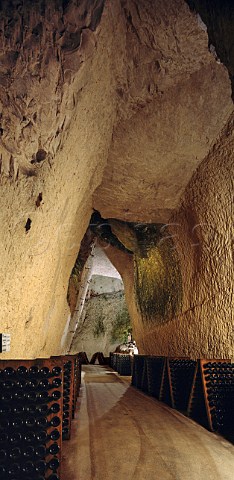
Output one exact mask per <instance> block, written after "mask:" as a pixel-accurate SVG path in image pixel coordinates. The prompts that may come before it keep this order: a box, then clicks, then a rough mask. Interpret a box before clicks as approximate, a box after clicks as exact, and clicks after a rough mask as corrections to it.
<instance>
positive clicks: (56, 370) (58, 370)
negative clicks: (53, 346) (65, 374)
mask: <svg viewBox="0 0 234 480" xmlns="http://www.w3.org/2000/svg"><path fill="white" fill-rule="evenodd" d="M51 373H52V375H53V376H55V377H56V376H58V375H61V373H62V369H61V367H53V368H52V372H51Z"/></svg>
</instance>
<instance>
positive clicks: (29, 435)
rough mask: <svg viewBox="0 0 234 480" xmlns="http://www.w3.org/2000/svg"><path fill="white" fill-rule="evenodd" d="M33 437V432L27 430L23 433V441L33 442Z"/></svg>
mask: <svg viewBox="0 0 234 480" xmlns="http://www.w3.org/2000/svg"><path fill="white" fill-rule="evenodd" d="M35 439H36V434H35V432H32V431H29V432H27V433H25V434H24V441H25V442H26V443H34V441H35Z"/></svg>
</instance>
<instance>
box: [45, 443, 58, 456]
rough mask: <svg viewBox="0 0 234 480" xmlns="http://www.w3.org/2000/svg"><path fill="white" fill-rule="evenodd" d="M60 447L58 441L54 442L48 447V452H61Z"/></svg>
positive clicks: (53, 453) (55, 453)
mask: <svg viewBox="0 0 234 480" xmlns="http://www.w3.org/2000/svg"><path fill="white" fill-rule="evenodd" d="M59 450H60V448H59V445H58V444H57V443H52V444H51V445H50V446H49V447H48V448H47V453H48V454H50V455H57V453H58V452H59Z"/></svg>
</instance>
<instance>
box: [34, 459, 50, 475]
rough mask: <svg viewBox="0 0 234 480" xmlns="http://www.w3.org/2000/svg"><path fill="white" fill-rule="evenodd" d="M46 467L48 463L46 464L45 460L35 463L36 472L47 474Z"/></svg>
mask: <svg viewBox="0 0 234 480" xmlns="http://www.w3.org/2000/svg"><path fill="white" fill-rule="evenodd" d="M46 467H47V465H46V462H44V461H43V460H38V462H36V463H35V470H36V472H37V473H42V474H43V473H45V471H46Z"/></svg>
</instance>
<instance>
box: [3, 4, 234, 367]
mask: <svg viewBox="0 0 234 480" xmlns="http://www.w3.org/2000/svg"><path fill="white" fill-rule="evenodd" d="M0 25H1V27H0V182H1V185H0V225H1V231H0V244H1V269H0V284H1V292H0V300H1V311H0V315H1V318H0V322H1V323H0V324H1V331H3V332H9V333H11V334H12V349H11V352H9V354H4V355H3V358H7V357H8V358H17V357H18V358H19V357H21V358H22V357H25V358H33V357H43V356H50V355H56V354H60V353H62V352H66V351H67V349H68V348H69V345H68V344H67V331H68V326H69V322H70V309H69V306H68V303H67V290H68V283H69V278H70V274H71V271H72V268H73V266H74V264H75V260H76V258H77V254H78V251H79V246H80V242H81V240H82V238H83V236H84V234H85V231H86V229H87V226H88V224H89V220H90V216H91V213H92V207H94V208H95V209H96V210H98V211H100V213H101V214H102V217H103V218H107V217H109V218H110V217H112V218H113V219H122V220H127V221H140V222H150V223H151V222H154V223H164V222H170V223H171V221H172V222H173V223H180V224H181V225H182V227H178V228H180V231H181V235H180V240H178V242H177V245H176V246H177V251H178V255H179V257H180V262H181V272H182V276H183V283H184V284H185V285H186V288H185V289H184V285H183V290H185V294H184V306H183V314H182V316H180V317H178V318H176V320H171V321H170V322H169V323H167V324H166V325H163V326H161V327H160V335H159V334H158V332H159V330H157V329H156V330H155V335H154V334H152V335H150V332H151V330H152V329H150V328H149V327H147V326H143V324H142V319H141V316H140V314H139V312H138V311H137V308H136V302H135V294H134V269H133V263H132V262H133V261H132V258H129V257H128V255H127V254H126V253H124V252H120V253H119V255H120V257H119V259H118V260H116V261H117V263H118V262H120V263H121V262H123V264H122V267H121V271H122V273H123V277H124V281H125V285H126V298H127V302H128V306H129V310H130V312H131V314H132V318H133V321H134V328H135V330H136V333H137V335H138V338H139V341H138V343H140V344H141V348H142V349H144V350H145V351H151V352H152V353H154V352H155V353H156V351H157V352H159V350H161V352H160V353H167V352H168V351H169V352H173V353H177V354H180V353H184V352H185V351H187V350H189V352H190V354H191V355H193V354H196V355H197V354H199V355H200V354H202V353H203V352H208V353H209V352H212V353H215V352H217V354H218V353H220V355H221V354H224V353H225V354H226V352H228V351H229V352H230V340H229V341H228V338H227V336H228V333H227V332H228V331H229V330H230V325H229V324H228V321H227V316H228V315H229V314H230V305H229V295H227V294H226V288H229V283H228V281H229V280H228V279H229V274H230V262H229V260H226V259H227V258H228V259H229V256H230V250H229V243H228V242H229V240H228V242H227V240H223V237H225V239H226V230H227V228H229V227H228V222H229V217H228V216H227V214H226V211H227V208H228V205H230V202H229V195H230V183H229V182H230V177H229V175H230V170H228V169H230V168H231V166H230V162H231V160H232V158H233V157H232V150H231V146H230V145H231V143H230V142H231V131H232V130H231V129H232V125H231V124H229V130H227V133H228V134H229V136H228V137H226V136H225V135H226V134H223V135H221V137H220V138H221V140H220V143H218V144H217V145H219V146H218V147H216V148H213V145H214V144H215V143H216V142H217V138H218V137H219V135H220V134H221V132H222V131H225V130H224V127H225V124H226V123H227V121H228V118H229V116H230V114H231V112H232V109H233V106H232V101H231V86H230V80H229V77H228V72H227V71H226V68H225V67H224V66H223V65H222V64H221V63H219V62H218V61H217V58H216V57H215V55H213V54H212V53H211V52H210V51H209V49H208V37H207V33H206V31H205V29H204V28H202V27H201V23H200V22H199V21H198V18H197V15H196V13H194V12H192V11H190V9H189V7H188V5H187V3H186V2H185V1H184V0H166V1H165V0H160V1H158V2H154V1H153V0H147V1H146V0H140V1H138V2H135V1H133V0H123V1H122V0H116V1H111V0H106V1H105V0H96V1H89V0H82V1H81V2H76V1H75V2H73V1H71V0H70V1H69V0H68V1H62V0H57V1H55V0H53V1H51V2H45V1H44V0H38V1H37V2H23V1H21V0H19V1H18V0H17V1H16V0H13V1H12V2H8V1H7V0H5V1H3V2H1V5H0ZM222 145H226V146H225V147H222ZM209 152H210V153H209ZM207 155H208V160H207V162H208V163H206V162H204V163H203V164H202V166H201V167H199V170H198V173H197V174H196V175H195V177H194V179H195V180H193V181H192V183H191V184H190V185H189V186H188V187H186V186H187V185H188V184H189V182H190V180H191V177H192V175H193V173H194V171H195V169H196V168H197V167H198V166H199V164H200V163H201V162H202V161H203V160H204V158H205V157H206V156H207ZM222 159H224V160H223V161H222ZM204 165H207V167H205V166H204ZM199 172H200V173H199ZM212 182H215V183H214V187H213V190H212V188H211V186H212V185H213V183H212ZM185 189H186V194H185V193H184V192H185ZM217 195H218V201H219V203H218V204H217ZM182 197H183V198H184V203H183V206H182V207H181V208H180V209H179V204H180V201H181V198H182ZM176 211H177V214H175V212H176ZM217 211H218V216H219V217H220V220H219V221H218V220H217V215H216V212H217ZM171 219H172V220H171ZM196 222H198V223H201V222H205V223H208V224H209V225H210V223H212V222H213V223H212V225H216V229H217V231H218V232H219V235H218V237H215V240H210V237H209V235H210V234H209V233H207V235H208V237H206V234H204V236H203V237H202V240H201V245H202V247H201V252H202V253H201V252H200V249H198V250H191V249H190V243H191V242H190V238H191V235H192V236H194V235H195V237H196V238H197V234H198V229H197V227H196V226H195V225H194V223H195V224H196ZM191 225H192V227H191ZM173 228H175V227H171V229H172V231H173ZM191 228H192V233H191V232H190V230H189V229H191ZM210 228H211V227H209V229H208V232H210ZM212 228H213V227H212ZM211 231H212V229H211ZM189 232H190V233H189ZM212 238H213V237H212ZM208 247H209V248H208ZM111 248H112V247H111ZM195 252H196V253H195ZM198 252H200V253H199V254H198ZM216 252H217V253H218V254H219V252H221V253H222V255H223V257H225V261H226V265H225V268H224V261H223V262H222V266H221V267H220V266H219V264H218V261H216V260H215V258H216V257H215V255H216ZM113 255H114V254H113ZM212 259H213V260H212ZM212 262H213V263H212ZM227 262H229V263H227ZM186 265H187V267H186ZM126 266H128V268H126ZM185 272H188V273H187V274H188V275H190V276H189V280H188V279H187V277H186V273H185ZM221 272H222V273H223V277H222V279H221V276H220V275H221ZM216 274H217V279H216V280H215V281H214V278H216V276H215V275H216ZM211 280H212V281H211ZM221 280H222V282H223V289H222V288H221V287H220V290H221V292H222V298H221V297H220V296H219V293H218V287H217V285H219V283H220V282H221ZM213 281H214V282H215V283H214V285H213V283H212V282H213ZM210 285H212V286H213V289H214V292H213V291H212V292H210ZM191 290H192V293H191ZM208 298H209V299H211V298H212V301H211V300H208ZM214 299H215V300H214ZM212 302H214V303H215V305H216V307H215V308H214V305H213V303H212ZM197 305H202V306H201V307H199V306H198V307H197ZM199 308H201V309H202V310H199ZM191 309H193V310H191ZM220 310H222V314H221V313H220ZM191 311H192V312H193V313H191ZM203 313H204V315H203ZM213 316H215V320H214V322H213V323H212V319H213ZM220 318H221V320H220V321H219V319H220ZM224 318H226V323H225V320H224ZM211 323H212V325H213V327H212V328H213V330H212V332H213V334H214V335H213V340H212V339H211V340H210V343H209V344H206V342H207V340H204V338H205V339H207V338H208V337H207V333H208V332H210V328H211ZM228 329H229V330H228ZM175 332H176V334H175ZM197 332H198V333H197ZM218 336H220V337H221V340H220V339H219V341H218V343H217V338H218ZM209 338H211V337H209ZM156 340H157V341H156ZM228 342H229V343H228ZM201 344H202V347H201ZM204 344H206V345H205V346H204ZM216 344H218V347H217V348H216V347H215V345H216ZM227 345H229V346H227Z"/></svg>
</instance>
